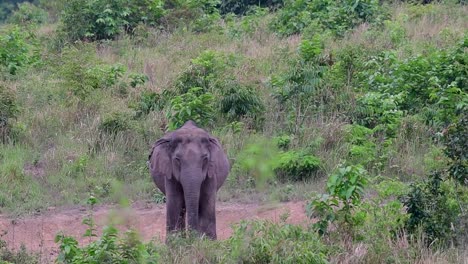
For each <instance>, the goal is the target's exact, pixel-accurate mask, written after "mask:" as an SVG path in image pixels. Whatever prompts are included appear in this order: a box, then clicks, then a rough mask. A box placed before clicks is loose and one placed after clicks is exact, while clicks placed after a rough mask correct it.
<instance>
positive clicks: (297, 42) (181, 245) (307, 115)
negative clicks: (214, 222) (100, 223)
mask: <svg viewBox="0 0 468 264" xmlns="http://www.w3.org/2000/svg"><path fill="white" fill-rule="evenodd" d="M13 2H22V1H4V2H2V4H1V5H0V20H4V21H5V22H4V23H3V24H1V25H0V111H1V112H0V212H1V213H7V214H10V215H24V214H28V213H31V212H37V211H41V210H43V209H44V208H47V207H48V206H65V205H78V204H84V203H88V204H89V206H90V207H91V209H92V207H93V206H94V205H95V204H96V203H98V202H102V203H114V202H118V201H119V200H120V199H122V196H125V197H126V199H129V200H130V201H136V200H152V201H154V202H158V203H160V202H164V197H163V196H162V194H161V193H160V192H159V191H157V189H156V187H155V186H154V184H153V183H152V181H151V178H150V177H149V173H148V170H147V167H146V161H147V157H148V151H149V147H150V146H151V144H152V143H153V142H154V141H155V140H156V139H157V138H159V137H160V136H161V135H163V134H164V133H165V132H166V131H168V130H172V129H176V128H177V127H178V126H180V125H181V124H183V123H184V122H185V121H186V120H188V119H192V120H195V121H196V122H197V123H199V124H200V125H203V126H204V127H206V128H207V129H209V130H210V131H212V132H213V134H215V135H216V136H218V137H219V138H220V140H221V142H222V144H223V146H224V148H225V149H226V150H227V152H228V156H229V158H230V160H231V161H232V170H231V173H230V176H229V177H228V179H227V182H226V184H225V185H224V187H223V188H222V189H221V191H220V193H219V199H220V200H221V201H238V202H243V201H246V200H249V201H254V202H255V201H264V200H279V201H287V200H306V201H307V208H306V209H307V214H308V215H309V216H310V217H311V218H315V221H313V222H314V223H313V224H310V226H308V227H299V226H294V225H289V224H286V223H284V222H281V223H269V222H261V221H253V222H243V223H240V224H239V225H237V227H236V228H235V232H234V235H233V236H232V237H231V238H230V239H228V240H226V241H205V240H198V239H189V238H186V239H183V238H174V240H173V241H171V242H170V243H169V244H168V245H163V244H162V243H161V242H160V241H153V242H151V243H146V242H142V241H141V240H140V239H139V238H138V235H137V234H136V233H135V232H133V231H132V232H127V233H125V234H123V235H120V234H119V231H118V230H117V229H116V228H115V227H114V226H112V225H110V226H108V227H106V229H105V230H103V234H102V236H100V237H98V238H97V240H96V241H95V242H93V243H91V244H89V245H87V246H84V247H80V246H79V245H78V243H77V241H76V240H75V239H74V238H72V237H67V236H63V235H61V234H58V235H57V240H56V242H57V243H58V244H59V245H60V250H61V252H60V255H59V257H58V262H59V263H115V262H118V263H160V262H161V263H193V261H196V262H197V263H239V262H242V263H327V262H332V263H336V262H345V263H349V262H352V263H354V262H359V263H401V262H404V263H407V262H425V263H427V262H434V263H436V262H437V263H438V262H444V263H446V262H449V263H456V262H461V260H462V259H464V258H465V257H466V254H468V253H467V249H466V246H467V244H468V240H467V234H468V215H467V212H468V186H467V185H468V178H467V177H468V172H467V167H468V161H467V151H466V149H467V147H468V66H467V65H468V55H467V50H468V34H467V33H468V32H467V29H468V19H467V18H468V9H467V7H466V6H465V5H464V3H463V1H443V2H441V3H428V2H432V1H401V2H400V1H377V0H360V1H356V0H340V1H332V0H286V1H275V0H269V1H249V0H245V1H231V0H222V1H221V0H200V1H188V0H173V1H162V0H138V1H129V0H118V1H110V0H79V1H78V0H72V1H64V0H52V1H42V0H39V1H27V2H24V3H19V4H17V5H16V3H13ZM265 185H266V186H268V188H261V187H265ZM116 186H123V187H122V188H121V189H118V190H117V187H116ZM116 193H118V195H116ZM283 218H287V215H285V216H284V217H283ZM84 223H85V224H86V225H88V227H89V229H88V231H87V232H86V234H85V235H86V236H91V237H93V236H96V235H95V231H96V230H95V227H94V223H93V217H92V210H91V211H90V217H89V218H87V219H85V221H84ZM57 231H58V230H57ZM5 261H6V262H7V263H9V262H12V263H36V262H37V257H36V255H34V254H29V253H27V252H26V250H21V251H19V252H11V251H10V250H8V247H7V246H6V245H5V244H4V243H3V241H1V237H0V263H3V262H5Z"/></svg>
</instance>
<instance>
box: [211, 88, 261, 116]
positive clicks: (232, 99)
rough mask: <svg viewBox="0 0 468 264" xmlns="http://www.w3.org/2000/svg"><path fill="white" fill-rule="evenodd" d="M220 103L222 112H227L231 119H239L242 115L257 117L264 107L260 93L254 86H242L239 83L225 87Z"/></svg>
mask: <svg viewBox="0 0 468 264" xmlns="http://www.w3.org/2000/svg"><path fill="white" fill-rule="evenodd" d="M219 104H220V110H221V113H223V114H226V115H227V117H228V118H229V119H238V118H240V117H242V116H253V117H257V116H258V115H260V114H261V113H262V111H263V109H264V105H263V103H262V101H261V100H260V97H259V95H258V94H257V93H256V92H255V90H254V89H253V88H251V87H245V86H240V85H238V84H237V83H234V84H233V85H230V87H228V88H225V90H224V91H223V95H222V98H221V100H220V103H219Z"/></svg>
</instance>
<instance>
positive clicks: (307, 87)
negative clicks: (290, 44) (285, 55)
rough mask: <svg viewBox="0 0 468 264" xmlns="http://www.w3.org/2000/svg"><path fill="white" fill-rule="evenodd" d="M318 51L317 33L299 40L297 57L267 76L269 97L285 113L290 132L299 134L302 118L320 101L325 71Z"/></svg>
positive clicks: (320, 43)
mask: <svg viewBox="0 0 468 264" xmlns="http://www.w3.org/2000/svg"><path fill="white" fill-rule="evenodd" d="M322 51H323V40H322V39H321V36H319V35H316V36H314V37H313V38H312V39H305V40H303V41H302V42H301V44H300V45H299V49H298V54H297V55H299V57H298V58H294V59H292V60H290V61H289V64H290V68H289V70H288V71H287V72H285V73H283V74H279V75H274V76H272V77H271V80H270V85H271V86H272V88H273V90H274V91H273V97H274V98H275V99H276V100H277V101H278V103H279V105H280V110H284V111H286V112H287V120H286V122H287V126H288V129H289V131H288V132H289V133H291V134H294V135H295V134H297V133H299V131H300V130H301V128H302V125H303V124H304V122H305V120H306V118H307V117H310V116H312V115H313V113H314V111H316V110H317V109H318V107H319V106H320V105H321V104H322V98H321V96H320V93H321V92H322V91H323V90H322V89H323V88H324V83H323V77H324V75H325V73H326V72H327V71H328V65H327V64H326V62H325V61H324V59H323V56H321V54H322Z"/></svg>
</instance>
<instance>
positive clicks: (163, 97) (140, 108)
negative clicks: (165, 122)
mask: <svg viewBox="0 0 468 264" xmlns="http://www.w3.org/2000/svg"><path fill="white" fill-rule="evenodd" d="M165 91H167V90H164V92H163V93H160V94H159V93H156V92H152V91H144V92H142V93H141V95H140V99H139V100H138V101H137V102H136V103H134V104H132V105H130V107H131V108H133V109H134V110H135V111H136V117H141V116H144V115H147V114H149V113H150V112H152V111H161V110H162V109H163V108H164V107H165V106H166V103H167V101H168V100H169V99H168V98H169V96H168V94H167V93H165Z"/></svg>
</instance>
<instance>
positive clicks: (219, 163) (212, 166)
mask: <svg viewBox="0 0 468 264" xmlns="http://www.w3.org/2000/svg"><path fill="white" fill-rule="evenodd" d="M210 152H211V155H210V156H211V160H210V162H209V165H208V177H209V178H213V177H216V182H217V188H218V189H219V187H221V185H222V184H223V183H224V180H226V177H227V176H228V174H229V170H230V169H231V166H230V165H229V161H228V158H227V156H226V154H225V153H224V151H223V149H222V147H221V144H219V141H218V139H216V138H214V137H210Z"/></svg>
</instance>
